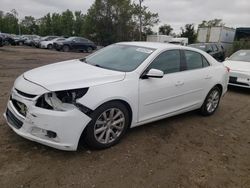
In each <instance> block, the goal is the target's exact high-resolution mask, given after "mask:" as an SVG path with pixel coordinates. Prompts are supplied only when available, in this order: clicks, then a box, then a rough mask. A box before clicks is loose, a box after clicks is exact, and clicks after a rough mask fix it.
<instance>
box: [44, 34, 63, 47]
mask: <svg viewBox="0 0 250 188" xmlns="http://www.w3.org/2000/svg"><path fill="white" fill-rule="evenodd" d="M64 40H65V38H62V37H59V38H55V39H53V40H49V41H42V42H40V47H41V48H45V49H52V48H53V43H54V42H61V41H64Z"/></svg>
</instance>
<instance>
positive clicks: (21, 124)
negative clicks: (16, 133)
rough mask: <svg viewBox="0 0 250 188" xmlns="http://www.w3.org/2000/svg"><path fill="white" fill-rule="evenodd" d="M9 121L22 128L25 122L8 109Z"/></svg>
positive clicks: (17, 127)
mask: <svg viewBox="0 0 250 188" xmlns="http://www.w3.org/2000/svg"><path fill="white" fill-rule="evenodd" d="M6 117H7V121H8V122H9V123H10V124H11V125H12V126H13V127H15V128H16V129H20V128H21V127H22V126H23V122H22V121H20V120H19V119H17V118H16V117H15V115H14V114H13V113H12V112H11V111H10V110H9V109H7V111H6Z"/></svg>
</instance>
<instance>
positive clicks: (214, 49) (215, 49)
mask: <svg viewBox="0 0 250 188" xmlns="http://www.w3.org/2000/svg"><path fill="white" fill-rule="evenodd" d="M213 51H214V52H218V51H219V49H218V47H217V46H216V45H215V44H213Z"/></svg>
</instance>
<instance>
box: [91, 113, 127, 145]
mask: <svg viewBox="0 0 250 188" xmlns="http://www.w3.org/2000/svg"><path fill="white" fill-rule="evenodd" d="M124 128H125V115H124V113H123V112H122V111H121V110H119V109H117V108H111V109H108V110H106V111H104V112H103V113H102V114H101V115H100V116H99V117H98V119H97V121H96V122H95V126H94V135H95V139H96V141H98V142H99V143H101V144H110V143H112V142H114V141H115V140H116V139H117V138H118V137H119V136H120V135H121V134H122V132H123V130H124Z"/></svg>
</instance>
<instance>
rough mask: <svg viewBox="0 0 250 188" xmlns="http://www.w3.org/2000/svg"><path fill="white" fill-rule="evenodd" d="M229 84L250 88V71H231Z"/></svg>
mask: <svg viewBox="0 0 250 188" xmlns="http://www.w3.org/2000/svg"><path fill="white" fill-rule="evenodd" d="M229 85H233V86H239V87H245V88H250V73H247V72H239V71H233V70H232V71H230V79H229Z"/></svg>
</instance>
